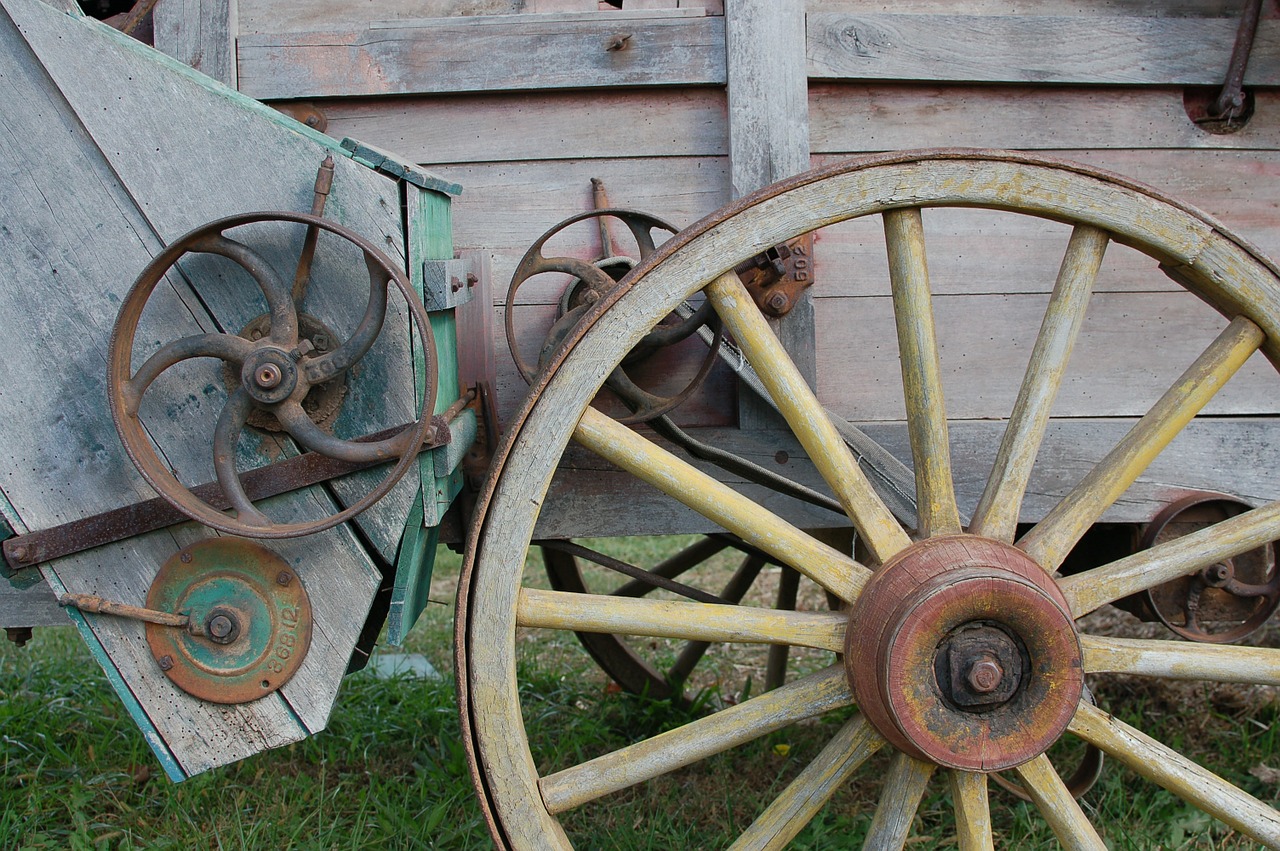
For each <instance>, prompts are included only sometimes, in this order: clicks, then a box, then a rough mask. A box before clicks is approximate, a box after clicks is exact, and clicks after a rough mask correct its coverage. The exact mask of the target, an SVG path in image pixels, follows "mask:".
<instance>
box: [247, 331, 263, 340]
mask: <svg viewBox="0 0 1280 851" xmlns="http://www.w3.org/2000/svg"><path fill="white" fill-rule="evenodd" d="M249 339H250V340H254V341H257V340H261V339H262V329H261V328H254V329H253V330H252V331H250V332H249Z"/></svg>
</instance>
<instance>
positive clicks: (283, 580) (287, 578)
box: [276, 570, 293, 585]
mask: <svg viewBox="0 0 1280 851" xmlns="http://www.w3.org/2000/svg"><path fill="white" fill-rule="evenodd" d="M292 581H293V574H292V573H289V571H287V570H282V571H280V573H279V574H277V575H276V584H277V585H288V584H289V583H290V582H292Z"/></svg>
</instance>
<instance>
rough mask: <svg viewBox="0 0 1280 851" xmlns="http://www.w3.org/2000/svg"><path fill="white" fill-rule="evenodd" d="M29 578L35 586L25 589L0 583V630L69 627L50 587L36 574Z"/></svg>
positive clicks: (67, 620)
mask: <svg viewBox="0 0 1280 851" xmlns="http://www.w3.org/2000/svg"><path fill="white" fill-rule="evenodd" d="M32 578H33V579H34V580H35V583H34V584H32V585H29V586H27V587H25V588H17V587H15V586H13V585H10V584H9V583H8V582H7V581H6V580H3V579H0V627H27V626H70V625H71V621H70V620H69V619H68V618H67V613H66V612H65V611H64V610H63V609H61V608H60V607H59V606H58V600H57V598H55V597H54V596H53V592H52V591H51V590H49V586H48V585H47V584H46V583H45V581H44V580H43V579H42V578H41V577H40V575H39V574H35V575H34V576H33V577H32Z"/></svg>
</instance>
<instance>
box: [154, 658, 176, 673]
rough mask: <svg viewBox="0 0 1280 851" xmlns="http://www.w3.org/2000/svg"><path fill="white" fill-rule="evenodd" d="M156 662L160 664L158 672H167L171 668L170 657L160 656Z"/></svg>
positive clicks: (171, 659) (171, 661) (171, 660)
mask: <svg viewBox="0 0 1280 851" xmlns="http://www.w3.org/2000/svg"><path fill="white" fill-rule="evenodd" d="M157 661H158V662H159V663H160V670H162V671H168V670H171V669H172V668H173V657H172V656H161V657H160V658H159V659H158V660H157Z"/></svg>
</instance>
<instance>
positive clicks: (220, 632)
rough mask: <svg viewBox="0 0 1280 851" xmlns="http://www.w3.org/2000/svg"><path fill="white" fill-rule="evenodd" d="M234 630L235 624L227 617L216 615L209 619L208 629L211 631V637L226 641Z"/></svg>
mask: <svg viewBox="0 0 1280 851" xmlns="http://www.w3.org/2000/svg"><path fill="white" fill-rule="evenodd" d="M234 628H235V624H233V623H232V622H231V618H229V617H227V616H226V615H214V616H213V617H211V618H209V624H208V626H207V629H208V630H209V635H210V636H211V637H213V638H220V639H225V638H226V637H227V636H228V635H230V634H231V631H232V630H233V629H234Z"/></svg>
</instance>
